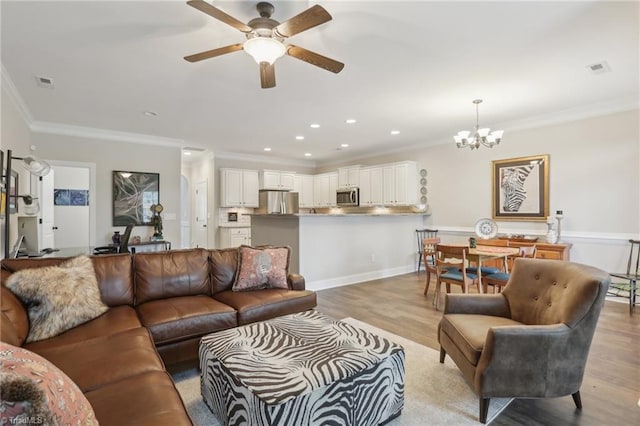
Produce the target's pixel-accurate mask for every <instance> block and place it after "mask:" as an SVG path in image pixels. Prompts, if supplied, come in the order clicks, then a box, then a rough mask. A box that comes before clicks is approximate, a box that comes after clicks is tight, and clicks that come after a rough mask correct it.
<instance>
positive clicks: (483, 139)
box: [453, 99, 504, 150]
mask: <svg viewBox="0 0 640 426" xmlns="http://www.w3.org/2000/svg"><path fill="white" fill-rule="evenodd" d="M473 103H474V104H475V105H476V126H475V131H474V132H473V134H472V133H471V132H470V131H468V130H463V131H460V132H458V134H457V135H455V136H454V137H453V140H454V141H455V143H456V146H457V147H458V148H471V149H472V150H473V149H478V148H480V145H484V146H486V147H487V148H493V147H494V146H495V145H498V144H499V143H500V141H501V140H502V135H503V134H504V130H494V131H493V132H492V131H491V129H490V128H488V127H483V128H480V124H479V112H478V105H480V104H481V103H482V99H475V100H474V101H473Z"/></svg>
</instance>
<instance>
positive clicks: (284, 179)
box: [260, 170, 296, 191]
mask: <svg viewBox="0 0 640 426" xmlns="http://www.w3.org/2000/svg"><path fill="white" fill-rule="evenodd" d="M295 175H296V174H295V173H294V172H283V171H280V170H263V171H262V172H261V173H260V189H280V190H287V191H292V190H293V186H294V181H295Z"/></svg>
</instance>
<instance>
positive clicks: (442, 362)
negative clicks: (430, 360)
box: [440, 346, 447, 364]
mask: <svg viewBox="0 0 640 426" xmlns="http://www.w3.org/2000/svg"><path fill="white" fill-rule="evenodd" d="M445 356H447V351H445V350H444V348H443V347H442V346H440V364H444V357H445Z"/></svg>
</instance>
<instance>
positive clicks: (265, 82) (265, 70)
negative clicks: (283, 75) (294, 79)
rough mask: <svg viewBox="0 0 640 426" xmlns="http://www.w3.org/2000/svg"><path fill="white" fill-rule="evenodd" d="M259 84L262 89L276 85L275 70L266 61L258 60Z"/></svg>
mask: <svg viewBox="0 0 640 426" xmlns="http://www.w3.org/2000/svg"><path fill="white" fill-rule="evenodd" d="M260 85H261V86H262V88H263V89H269V88H271V87H276V70H275V68H274V67H273V65H270V64H269V63H268V62H260Z"/></svg>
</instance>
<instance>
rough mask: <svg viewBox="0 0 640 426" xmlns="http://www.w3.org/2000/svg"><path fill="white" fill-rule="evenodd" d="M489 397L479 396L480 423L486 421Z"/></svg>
mask: <svg viewBox="0 0 640 426" xmlns="http://www.w3.org/2000/svg"><path fill="white" fill-rule="evenodd" d="M489 402H490V399H489V398H480V423H482V424H485V423H487V414H488V413H489Z"/></svg>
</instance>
